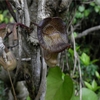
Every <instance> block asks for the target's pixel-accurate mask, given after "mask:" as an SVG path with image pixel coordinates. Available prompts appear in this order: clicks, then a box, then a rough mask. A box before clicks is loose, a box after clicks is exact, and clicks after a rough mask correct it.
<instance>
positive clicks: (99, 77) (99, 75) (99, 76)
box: [95, 71, 100, 79]
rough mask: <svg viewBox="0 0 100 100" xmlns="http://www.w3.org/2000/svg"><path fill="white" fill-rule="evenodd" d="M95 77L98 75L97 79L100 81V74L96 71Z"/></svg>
mask: <svg viewBox="0 0 100 100" xmlns="http://www.w3.org/2000/svg"><path fill="white" fill-rule="evenodd" d="M95 75H96V77H97V78H98V79H100V74H99V73H98V72H97V71H96V72H95Z"/></svg>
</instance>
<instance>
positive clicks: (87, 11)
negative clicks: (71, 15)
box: [84, 9, 90, 17]
mask: <svg viewBox="0 0 100 100" xmlns="http://www.w3.org/2000/svg"><path fill="white" fill-rule="evenodd" d="M89 14H90V10H89V9H88V10H85V11H84V16H85V17H87V16H88V15H89Z"/></svg>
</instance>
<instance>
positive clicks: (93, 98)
mask: <svg viewBox="0 0 100 100" xmlns="http://www.w3.org/2000/svg"><path fill="white" fill-rule="evenodd" d="M71 100H80V97H79V96H73V97H72V98H71ZM82 100H98V96H97V95H96V94H95V93H94V92H93V91H91V90H89V89H87V88H82Z"/></svg>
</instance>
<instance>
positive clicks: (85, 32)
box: [76, 25, 100, 39]
mask: <svg viewBox="0 0 100 100" xmlns="http://www.w3.org/2000/svg"><path fill="white" fill-rule="evenodd" d="M97 30H100V25H98V26H94V27H92V28H89V29H87V30H85V31H83V32H82V33H79V35H78V36H77V37H76V39H77V38H81V37H83V36H86V35H88V34H89V33H91V32H93V31H97Z"/></svg>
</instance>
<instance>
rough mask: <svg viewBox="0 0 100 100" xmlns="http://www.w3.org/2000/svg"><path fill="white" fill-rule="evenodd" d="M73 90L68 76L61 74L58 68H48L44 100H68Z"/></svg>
mask: <svg viewBox="0 0 100 100" xmlns="http://www.w3.org/2000/svg"><path fill="white" fill-rule="evenodd" d="M73 90H74V89H73V82H72V79H71V78H70V76H68V75H65V74H62V72H61V70H60V68H59V67H54V68H50V70H49V73H48V76H47V91H46V97H45V100H70V99H71V97H72V95H73Z"/></svg>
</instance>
